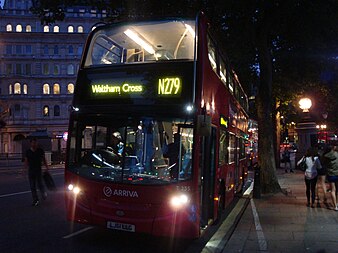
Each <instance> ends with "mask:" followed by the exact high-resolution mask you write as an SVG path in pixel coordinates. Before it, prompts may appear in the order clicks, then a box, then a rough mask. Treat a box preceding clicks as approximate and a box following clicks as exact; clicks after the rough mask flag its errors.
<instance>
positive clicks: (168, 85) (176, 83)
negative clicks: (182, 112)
mask: <svg viewBox="0 0 338 253" xmlns="http://www.w3.org/2000/svg"><path fill="white" fill-rule="evenodd" d="M181 90H182V81H181V79H180V78H178V77H166V78H160V79H158V95H160V96H178V95H180V94H181Z"/></svg>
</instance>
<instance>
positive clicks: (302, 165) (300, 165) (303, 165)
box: [298, 157, 307, 171]
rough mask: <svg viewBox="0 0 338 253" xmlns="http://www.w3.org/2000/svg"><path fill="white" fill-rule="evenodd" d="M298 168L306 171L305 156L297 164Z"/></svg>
mask: <svg viewBox="0 0 338 253" xmlns="http://www.w3.org/2000/svg"><path fill="white" fill-rule="evenodd" d="M298 169H299V170H301V171H306V169H307V165H306V159H305V157H303V160H302V161H301V162H300V164H299V165H298Z"/></svg>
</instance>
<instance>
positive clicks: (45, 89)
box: [42, 83, 50, 94]
mask: <svg viewBox="0 0 338 253" xmlns="http://www.w3.org/2000/svg"><path fill="white" fill-rule="evenodd" d="M42 90H43V91H42V92H43V94H50V89H49V84H48V83H45V84H44V85H43V87H42Z"/></svg>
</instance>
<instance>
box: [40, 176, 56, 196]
mask: <svg viewBox="0 0 338 253" xmlns="http://www.w3.org/2000/svg"><path fill="white" fill-rule="evenodd" d="M42 177H43V180H44V181H45V184H46V186H47V189H48V190H50V191H55V190H56V186H55V182H54V180H53V178H52V175H51V174H50V173H49V172H48V171H44V172H43V174H42Z"/></svg>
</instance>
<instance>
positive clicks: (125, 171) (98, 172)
mask: <svg viewBox="0 0 338 253" xmlns="http://www.w3.org/2000/svg"><path fill="white" fill-rule="evenodd" d="M93 122H98V123H97V124H93ZM74 126H75V128H74V129H73V131H72V134H71V135H70V164H69V170H70V171H73V172H75V173H76V174H78V175H81V176H83V177H86V178H89V179H93V180H99V181H109V182H123V183H130V184H165V183H170V182H177V181H178V180H179V181H181V180H187V179H190V178H191V168H192V143H193V127H192V123H191V122H190V123H189V124H188V123H187V122H186V120H183V119H182V120H178V119H165V120H160V119H155V118H147V117H142V118H138V119H134V120H130V118H129V119H128V120H123V119H114V120H112V119H109V118H104V117H97V118H91V121H90V122H88V121H87V120H85V119H84V120H78V121H75V122H74Z"/></svg>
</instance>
